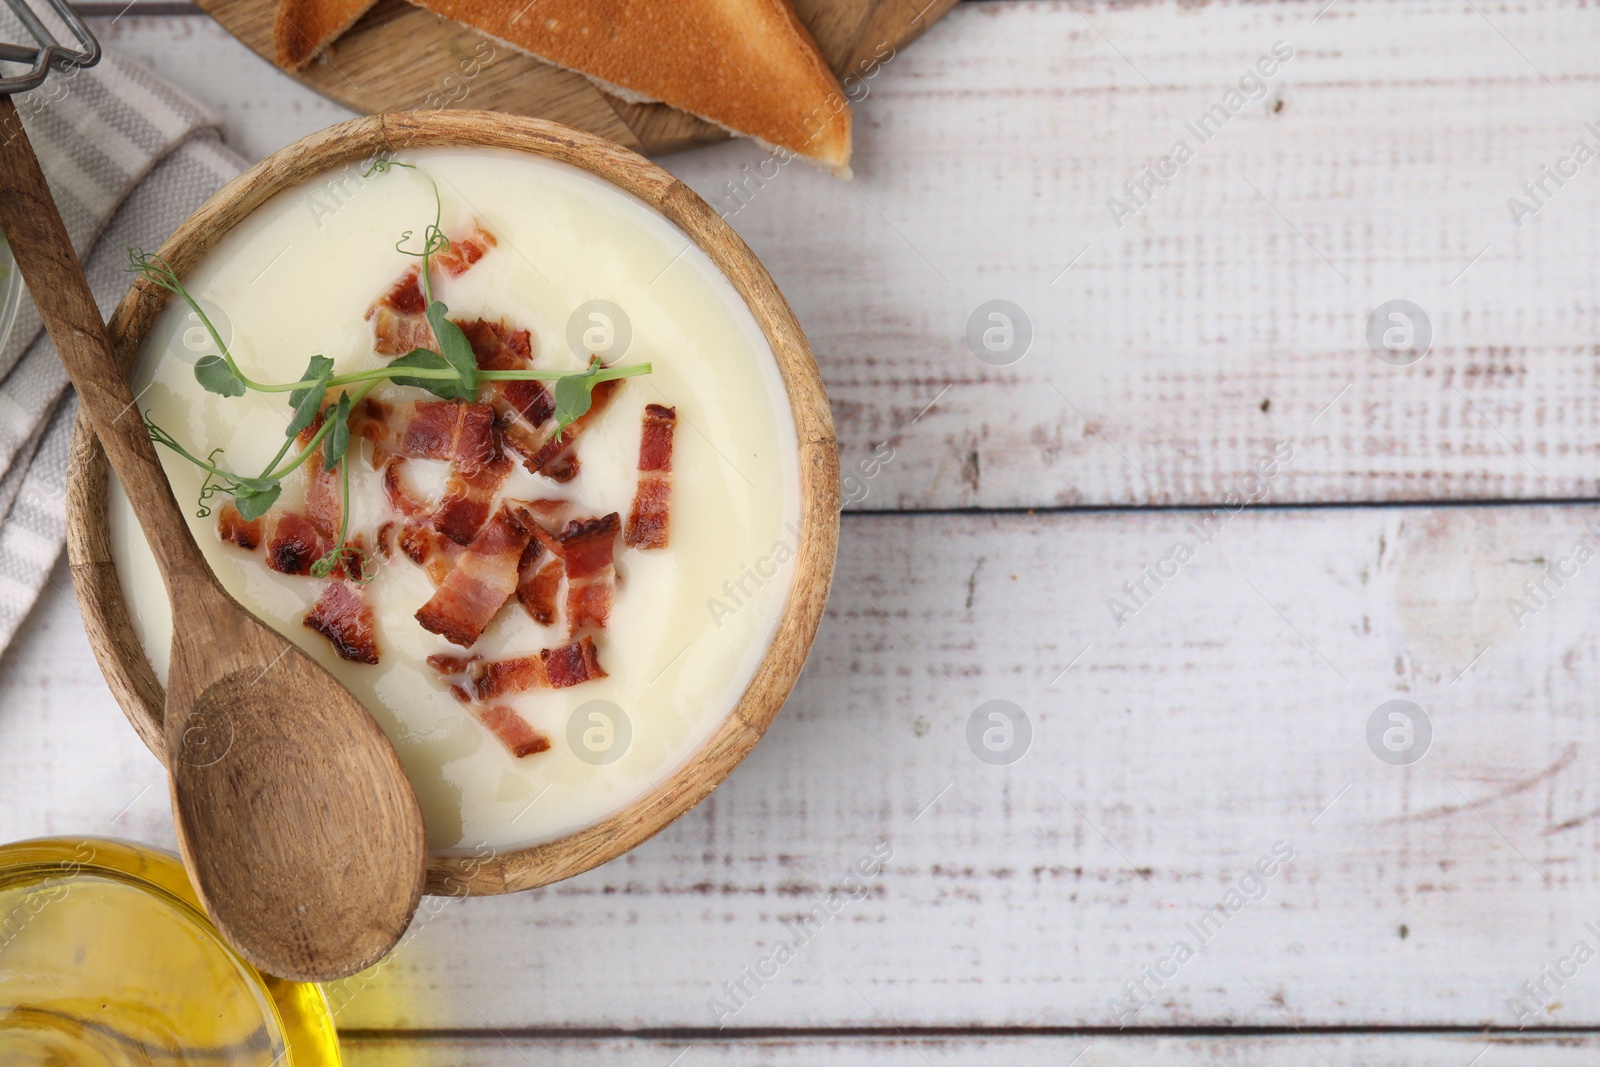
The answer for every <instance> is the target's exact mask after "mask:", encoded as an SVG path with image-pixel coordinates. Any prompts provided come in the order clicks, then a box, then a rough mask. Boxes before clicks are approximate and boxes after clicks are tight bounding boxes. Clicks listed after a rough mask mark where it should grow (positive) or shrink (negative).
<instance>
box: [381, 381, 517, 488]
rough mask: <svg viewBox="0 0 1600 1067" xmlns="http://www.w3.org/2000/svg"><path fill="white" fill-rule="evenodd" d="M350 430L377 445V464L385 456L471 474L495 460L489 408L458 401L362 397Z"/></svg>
mask: <svg viewBox="0 0 1600 1067" xmlns="http://www.w3.org/2000/svg"><path fill="white" fill-rule="evenodd" d="M350 428H351V429H352V430H353V431H355V432H356V433H358V434H360V435H361V436H362V437H365V438H366V439H367V440H369V441H371V442H372V443H373V444H374V445H376V446H377V449H378V452H379V456H378V459H379V465H380V466H381V465H382V463H384V462H387V460H388V453H398V454H399V455H402V456H406V457H408V458H411V459H436V460H442V461H446V462H449V463H453V464H456V465H457V466H459V467H461V468H462V469H464V470H476V469H477V468H479V467H481V466H483V465H484V464H487V463H492V462H493V461H494V460H495V459H496V458H497V457H498V456H499V455H500V448H499V445H497V444H496V443H495V439H494V408H492V407H490V406H489V405H488V404H468V403H467V402H465V401H463V400H416V401H412V402H410V403H406V404H386V403H384V402H382V401H380V400H373V399H372V398H371V397H368V398H367V399H366V400H363V401H362V402H361V404H360V406H359V407H358V408H357V409H356V410H355V412H353V413H352V416H351V419H350Z"/></svg>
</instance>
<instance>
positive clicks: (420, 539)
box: [398, 522, 466, 586]
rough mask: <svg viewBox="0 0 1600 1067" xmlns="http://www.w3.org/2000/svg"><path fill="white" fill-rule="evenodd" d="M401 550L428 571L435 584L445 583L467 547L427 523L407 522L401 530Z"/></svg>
mask: <svg viewBox="0 0 1600 1067" xmlns="http://www.w3.org/2000/svg"><path fill="white" fill-rule="evenodd" d="M398 540H399V544H400V551H401V552H403V553H405V557H406V558H407V559H409V560H410V561H411V562H412V563H415V564H416V565H417V566H419V567H421V568H422V569H423V570H425V571H427V572H428V578H429V580H431V581H432V582H433V584H434V585H436V586H437V585H443V584H444V580H445V578H446V577H448V576H449V574H450V571H451V569H452V568H454V567H455V565H456V557H458V556H460V555H461V553H463V552H465V551H466V549H464V548H462V547H461V546H460V545H458V544H456V543H455V542H454V541H452V540H450V538H448V537H446V536H444V535H443V534H441V533H439V532H438V531H437V530H435V529H434V528H433V527H432V526H429V525H427V524H425V523H420V522H412V523H407V524H406V525H405V526H404V527H402V528H401V530H400V536H399V539H398Z"/></svg>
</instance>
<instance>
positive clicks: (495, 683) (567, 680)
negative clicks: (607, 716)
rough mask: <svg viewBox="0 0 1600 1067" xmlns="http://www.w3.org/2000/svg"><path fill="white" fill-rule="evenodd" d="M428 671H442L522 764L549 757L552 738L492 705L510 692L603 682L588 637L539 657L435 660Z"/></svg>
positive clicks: (461, 698) (452, 688)
mask: <svg viewBox="0 0 1600 1067" xmlns="http://www.w3.org/2000/svg"><path fill="white" fill-rule="evenodd" d="M428 666H430V667H432V668H433V669H434V670H436V671H438V672H439V674H440V675H442V676H443V677H444V679H445V681H446V684H448V685H449V686H450V691H451V692H452V693H453V694H455V697H456V699H457V700H459V701H461V702H462V703H463V704H465V705H467V706H468V707H469V708H471V709H472V714H473V716H474V717H475V718H477V720H478V721H479V722H481V723H483V725H484V726H486V727H487V728H488V729H489V731H490V732H491V733H493V734H494V735H495V736H496V737H497V738H499V739H500V741H501V743H502V744H504V745H505V746H506V748H507V749H509V750H510V752H511V754H512V755H513V756H516V757H517V758H518V759H520V758H522V757H523V756H531V755H533V754H534V753H537V752H544V751H546V750H547V749H549V748H550V739H549V738H547V737H545V736H544V735H543V734H541V733H539V732H538V731H537V730H535V729H534V728H533V727H531V726H529V725H528V724H527V722H526V721H525V720H524V719H523V718H522V717H521V716H519V715H518V714H517V713H516V712H514V711H512V710H511V709H510V708H508V707H505V706H504V705H501V704H490V703H489V701H492V700H494V699H496V698H497V697H500V696H503V695H505V694H506V693H522V692H527V691H528V690H530V689H565V688H567V687H569V686H574V685H577V684H579V683H580V682H587V681H589V680H590V679H593V678H604V677H605V676H606V672H605V671H604V670H603V669H602V668H601V666H600V657H599V655H598V653H597V652H596V650H595V647H594V641H593V640H592V639H591V638H588V637H583V638H580V639H578V640H577V641H574V642H572V643H571V644H568V645H563V646H562V647H560V648H547V649H543V650H542V651H540V652H539V653H538V654H537V655H534V656H517V657H514V658H512V659H503V660H484V659H481V658H480V657H478V656H455V655H434V656H429V657H428Z"/></svg>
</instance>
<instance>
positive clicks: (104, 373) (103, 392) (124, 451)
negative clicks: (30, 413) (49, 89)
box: [0, 96, 212, 602]
mask: <svg viewBox="0 0 1600 1067" xmlns="http://www.w3.org/2000/svg"><path fill="white" fill-rule="evenodd" d="M0 230H3V231H4V232H5V235H6V240H7V241H8V242H9V243H10V245H11V254H12V257H13V258H15V259H16V261H17V266H18V267H19V268H21V270H22V276H23V279H24V280H25V281H27V283H28V293H29V295H30V296H32V297H33V302H34V305H35V306H36V307H38V309H39V314H40V316H41V317H42V318H43V319H44V324H45V327H46V328H47V329H48V330H49V331H50V337H51V339H52V340H54V341H55V343H56V351H57V352H58V353H59V354H60V356H61V362H62V364H63V365H64V366H65V367H66V369H67V376H68V377H70V378H71V379H72V384H73V385H75V386H77V388H78V400H79V403H81V404H82V406H83V410H84V411H85V412H87V413H88V416H89V423H90V425H92V426H93V427H94V431H95V435H96V436H97V437H99V439H100V447H101V448H103V449H105V452H106V458H108V459H109V460H110V461H111V468H112V470H114V471H116V473H117V479H118V480H119V481H120V482H121V483H122V488H123V490H124V491H125V492H126V493H127V494H128V499H129V501H130V502H131V503H132V504H133V510H134V512H135V514H137V515H138V516H139V525H140V526H142V527H143V528H144V534H145V537H146V538H147V539H148V540H149V542H150V547H151V549H152V550H154V552H155V555H156V561H157V562H158V563H159V564H160V565H161V572H162V574H163V575H165V576H166V580H167V590H168V592H169V594H171V595H172V596H173V598H174V601H175V602H176V598H177V595H178V593H179V591H180V590H179V587H178V583H181V582H185V581H188V580H193V579H195V578H203V580H205V581H207V582H210V581H212V578H211V569H210V567H209V566H208V565H207V564H206V561H205V557H204V556H203V555H201V553H200V547H199V546H198V545H196V544H195V542H194V538H193V537H191V536H190V535H189V528H188V524H187V523H186V522H185V520H184V516H183V512H182V510H181V509H180V508H179V507H178V501H177V500H176V499H175V498H174V497H173V495H172V488H171V486H169V485H168V484H167V475H166V472H165V471H163V470H162V468H161V461H160V459H158V458H157V456H156V449H155V445H154V444H153V443H152V442H151V440H150V434H149V432H148V431H147V430H146V429H145V425H144V418H143V417H142V415H141V414H140V412H139V409H138V406H137V403H136V401H135V399H134V395H133V390H132V389H131V388H129V386H128V379H127V377H126V376H125V375H124V374H122V372H121V371H120V370H119V369H118V367H117V359H116V356H115V355H114V354H113V352H112V349H111V339H110V338H109V337H108V336H107V334H106V326H105V322H104V321H103V320H102V319H101V318H100V309H99V308H98V307H96V306H95V302H94V295H93V294H92V293H91V292H90V291H89V283H88V280H87V279H86V278H84V276H83V266H82V265H81V264H80V263H79V262H78V254H77V252H76V251H74V250H73V247H72V241H71V240H70V239H69V238H68V237H67V228H66V226H64V225H63V224H62V222H61V215H60V213H59V212H58V211H57V210H56V204H55V200H54V199H53V198H52V197H51V195H50V187H49V186H48V185H47V184H45V180H44V173H43V172H42V171H41V170H40V169H39V160H38V158H37V157H36V156H35V155H34V154H33V146H32V145H30V144H29V143H28V135H27V133H26V132H25V131H24V130H23V128H22V121H21V118H20V116H18V114H17V109H16V105H14V104H13V103H12V102H11V98H10V97H8V96H0Z"/></svg>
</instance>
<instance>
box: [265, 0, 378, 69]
mask: <svg viewBox="0 0 1600 1067" xmlns="http://www.w3.org/2000/svg"><path fill="white" fill-rule="evenodd" d="M375 3H377V0H280V2H279V4H278V14H277V17H276V18H275V19H274V20H273V23H272V48H273V52H274V58H275V59H276V60H277V63H278V66H280V67H282V68H283V69H284V70H288V71H296V70H303V69H305V67H306V66H307V65H308V64H309V63H310V62H311V60H312V59H314V58H316V55H317V53H318V52H320V51H322V49H324V48H326V47H327V46H328V45H330V44H332V43H333V42H334V41H335V40H336V39H337V38H338V37H339V36H340V35H341V34H343V33H344V32H345V31H346V30H348V29H349V28H350V27H351V26H354V25H355V23H356V20H357V19H359V18H360V17H361V16H362V15H365V14H366V13H367V12H368V11H370V10H372V6H373V4H375Z"/></svg>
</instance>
